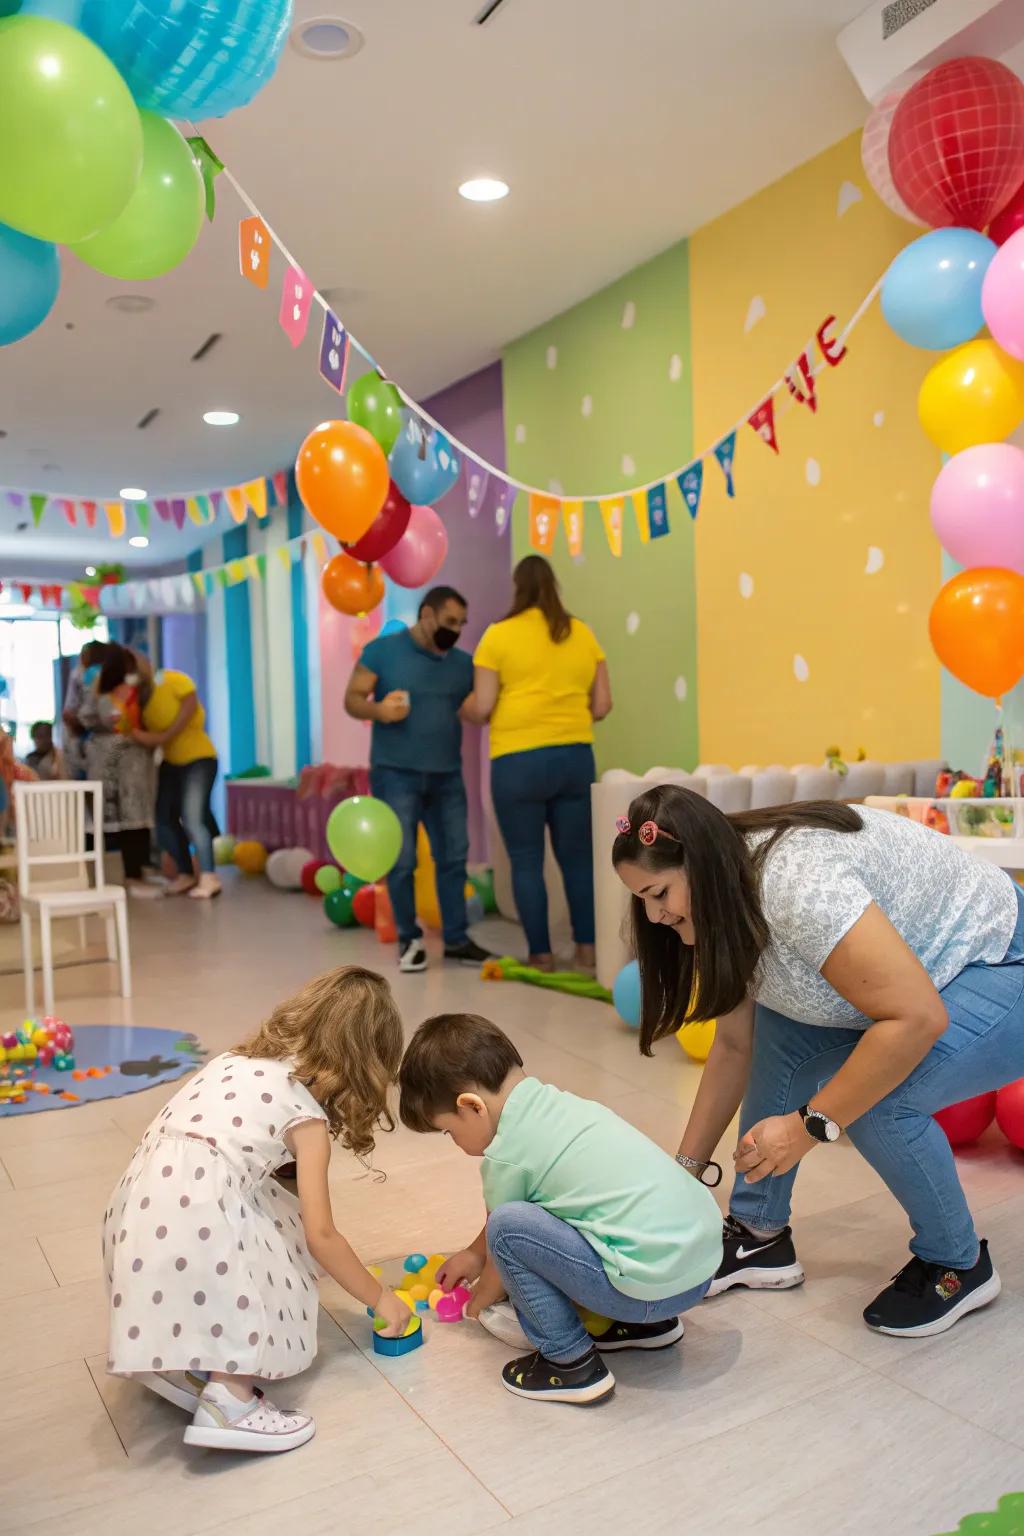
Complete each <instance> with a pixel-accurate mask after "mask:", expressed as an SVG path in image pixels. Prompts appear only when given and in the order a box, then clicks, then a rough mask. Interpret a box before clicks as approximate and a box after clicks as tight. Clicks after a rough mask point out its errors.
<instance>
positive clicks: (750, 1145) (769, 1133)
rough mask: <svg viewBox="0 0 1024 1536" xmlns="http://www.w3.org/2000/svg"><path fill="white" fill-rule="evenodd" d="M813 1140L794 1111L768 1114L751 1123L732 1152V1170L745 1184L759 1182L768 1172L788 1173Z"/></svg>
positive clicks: (809, 1147)
mask: <svg viewBox="0 0 1024 1536" xmlns="http://www.w3.org/2000/svg"><path fill="white" fill-rule="evenodd" d="M816 1145H817V1143H816V1142H815V1140H814V1137H813V1136H812V1135H810V1133H809V1132H808V1131H807V1129H806V1127H805V1126H804V1122H803V1120H802V1119H801V1117H800V1116H799V1115H798V1114H792V1115H771V1116H769V1118H768V1119H767V1120H759V1121H758V1123H757V1124H756V1125H753V1126H751V1128H750V1130H749V1131H748V1132H747V1134H746V1135H745V1136H743V1137H741V1138H740V1144H739V1146H738V1147H737V1148H736V1151H735V1152H734V1153H733V1162H734V1163H735V1164H736V1172H737V1173H743V1174H746V1180H745V1182H746V1183H747V1184H759V1183H760V1182H761V1180H762V1179H767V1178H769V1177H770V1176H771V1175H772V1174H780V1173H788V1172H789V1170H790V1169H791V1168H795V1167H796V1165H797V1163H798V1162H799V1161H800V1159H801V1158H802V1157H805V1156H806V1155H807V1153H808V1152H810V1150H811V1148H812V1147H814V1146H816Z"/></svg>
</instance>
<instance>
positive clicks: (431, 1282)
mask: <svg viewBox="0 0 1024 1536" xmlns="http://www.w3.org/2000/svg"><path fill="white" fill-rule="evenodd" d="M444 1259H445V1256H444V1254H443V1253H432V1254H431V1255H430V1258H429V1259H428V1260H427V1262H426V1263H425V1264H424V1266H423V1268H422V1269H421V1270H419V1271H418V1272H417V1275H416V1279H417V1280H418V1281H419V1283H420V1285H425V1286H428V1287H430V1288H432V1287H433V1286H435V1285H436V1284H437V1272H438V1270H439V1269H440V1268H441V1265H442V1264H443V1263H444Z"/></svg>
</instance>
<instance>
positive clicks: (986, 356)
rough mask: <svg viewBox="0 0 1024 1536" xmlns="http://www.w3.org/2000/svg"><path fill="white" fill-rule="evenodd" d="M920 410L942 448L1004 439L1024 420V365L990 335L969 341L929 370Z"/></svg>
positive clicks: (947, 450) (948, 449)
mask: <svg viewBox="0 0 1024 1536" xmlns="http://www.w3.org/2000/svg"><path fill="white" fill-rule="evenodd" d="M917 413H918V415H919V416H920V418H921V425H922V427H924V430H925V431H926V432H927V434H928V436H929V437H930V438H931V440H932V442H933V443H934V444H935V445H936V447H938V448H941V449H942V451H943V453H960V452H962V450H963V449H964V448H973V447H975V446H977V444H979V443H1001V442H1002V441H1003V439H1004V438H1007V437H1009V435H1010V433H1011V432H1013V431H1014V430H1015V429H1016V428H1017V427H1019V426H1020V424H1021V421H1022V420H1024V364H1021V363H1018V362H1016V361H1015V360H1014V359H1013V358H1012V357H1008V356H1007V354H1006V353H1005V352H1004V351H1003V350H1002V349H1001V348H1000V347H998V346H997V345H996V343H995V342H994V341H991V340H990V339H989V338H987V337H984V338H981V339H979V340H976V341H969V342H967V344H966V345H965V346H962V347H957V348H956V350H955V351H954V352H950V353H949V354H948V356H946V357H944V358H941V359H940V361H939V362H937V363H935V364H934V366H933V367H931V368H930V369H929V370H928V372H927V373H926V374H925V377H924V382H923V383H922V385H921V390H920V393H919V394H918V397H917Z"/></svg>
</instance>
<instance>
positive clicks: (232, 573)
mask: <svg viewBox="0 0 1024 1536" xmlns="http://www.w3.org/2000/svg"><path fill="white" fill-rule="evenodd" d="M245 574H246V572H245V561H244V560H229V561H228V581H229V582H230V583H231V585H232V586H233V587H237V585H238V583H239V582H240V581H244V580H245Z"/></svg>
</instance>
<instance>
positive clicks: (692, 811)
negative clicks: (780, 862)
mask: <svg viewBox="0 0 1024 1536" xmlns="http://www.w3.org/2000/svg"><path fill="white" fill-rule="evenodd" d="M647 821H653V822H654V823H655V825H656V826H657V827H658V828H659V830H660V831H662V832H666V833H668V836H667V837H658V838H656V839H655V841H654V842H653V843H652V844H651V845H650V846H649V847H647V846H645V845H644V844H643V843H641V841H640V837H639V832H640V828H641V827H642V826H643V824H644V822H647ZM629 826H630V830H629V831H628V832H620V833H619V835H618V837H617V838H616V839H615V843H614V845H613V847H612V863H613V864H615V865H616V866H618V865H619V864H626V863H628V864H637V865H639V867H640V868H641V869H645V870H650V871H651V872H652V873H660V872H661V871H664V870H685V872H686V877H687V879H688V880H689V882H690V904H691V917H692V921H693V926H694V930H695V941H694V944H693V947H692V948H691V947H690V946H689V945H686V944H681V943H680V942H679V936H678V934H676V933H674V932H673V931H672V929H670V928H667V927H665V926H664V925H663V924H661V923H652V922H649V921H648V918H647V913H646V910H645V907H644V903H643V901H642V900H641V899H640V898H639V897H638V896H634V897H633V900H632V933H633V947H634V950H635V953H636V957H637V961H638V962H639V965H640V992H641V1007H640V1049H641V1051H642V1052H643V1054H644V1055H645V1056H650V1055H652V1050H651V1047H652V1046H653V1044H654V1042H655V1041H656V1040H661V1039H662V1038H663V1037H664V1036H665V1035H668V1034H672V1033H673V1032H674V1031H675V1030H676V1029H678V1028H679V1026H680V1024H682V1023H683V1022H684V1020H686V1021H688V1022H692V1023H697V1022H700V1021H703V1020H706V1019H715V1018H718V1017H719V1016H720V1015H721V1014H723V1013H730V1012H731V1011H732V1010H733V1009H734V1008H738V1007H739V1005H740V1003H741V1002H742V1001H743V999H744V998H745V997H746V995H747V989H748V987H749V985H750V982H751V980H752V978H753V975H754V971H755V970H756V968H757V963H758V961H759V959H760V958H761V953H762V951H763V950H764V949H765V948H766V947H767V944H768V941H769V938H770V933H769V930H768V923H767V920H766V918H765V915H764V909H763V907H762V905H761V871H762V868H763V866H764V861H765V859H766V858H767V856H768V853H769V852H770V850H771V849H772V848H774V847H775V845H776V843H777V842H778V841H779V839H780V838H782V837H784V836H785V835H786V834H787V833H788V832H792V831H795V830H796V829H798V828H801V827H812V828H817V829H818V830H820V831H826V832H860V831H862V830H863V827H864V823H863V821H862V820H861V818H860V816H859V815H858V814H857V812H856V811H855V810H853V809H852V808H851V807H850V806H848V805H842V804H840V803H838V802H837V801H829V800H824V801H820V802H819V801H806V802H804V803H802V804H795V805H781V806H772V807H770V808H769V809H767V810H762V811H741V812H739V813H738V814H736V815H733V816H724V815H723V814H722V812H721V811H719V810H717V809H716V808H715V807H714V806H713V805H711V803H710V802H709V801H707V800H705V799H704V797H703V796H702V795H697V794H694V792H693V791H692V790H689V789H683V788H682V786H681V785H678V784H662V785H660V786H659V787H658V788H657V789H649V790H646V791H645V793H644V794H642V795H639V796H638V797H637V798H636V799H635V800H634V801H633V803H632V805H631V806H630V808H629ZM757 832H766V833H767V834H768V836H767V837H765V838H764V839H763V840H762V841H760V842H759V843H758V844H757V845H756V846H755V847H754V848H751V847H750V846H749V844H748V843H747V840H746V839H747V835H748V834H749V833H757Z"/></svg>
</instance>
